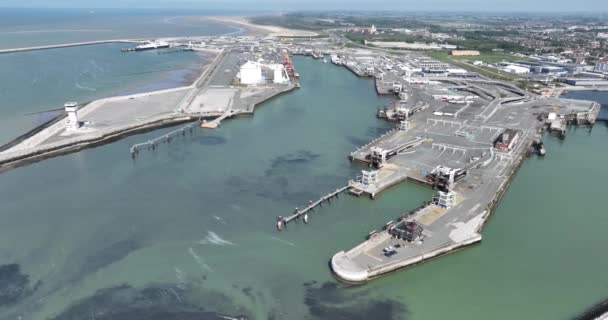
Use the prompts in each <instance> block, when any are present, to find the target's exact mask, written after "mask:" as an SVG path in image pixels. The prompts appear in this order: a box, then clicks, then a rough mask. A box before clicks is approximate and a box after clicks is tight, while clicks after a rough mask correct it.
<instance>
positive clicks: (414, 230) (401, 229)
mask: <svg viewBox="0 0 608 320" xmlns="http://www.w3.org/2000/svg"><path fill="white" fill-rule="evenodd" d="M389 234H390V235H392V236H393V237H395V238H397V239H403V240H405V241H408V242H413V241H416V240H418V239H419V238H420V236H421V235H422V227H421V226H420V225H419V224H418V223H416V222H415V221H400V222H399V223H397V224H396V225H394V226H392V227H391V228H390V230H389Z"/></svg>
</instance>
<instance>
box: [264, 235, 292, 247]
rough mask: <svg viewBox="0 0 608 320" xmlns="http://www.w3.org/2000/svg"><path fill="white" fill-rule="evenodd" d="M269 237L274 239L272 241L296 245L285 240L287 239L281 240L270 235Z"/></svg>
mask: <svg viewBox="0 0 608 320" xmlns="http://www.w3.org/2000/svg"><path fill="white" fill-rule="evenodd" d="M270 239H272V240H274V241H278V242H281V243H284V244H286V245H288V246H292V247H296V245H295V244H294V243H292V242H289V241H287V240H283V239H281V238H277V237H275V236H271V237H270Z"/></svg>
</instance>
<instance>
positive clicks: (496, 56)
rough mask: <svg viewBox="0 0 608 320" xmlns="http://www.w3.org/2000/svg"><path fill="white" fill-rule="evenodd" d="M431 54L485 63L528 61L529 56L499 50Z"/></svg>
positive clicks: (442, 57)
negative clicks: (517, 55) (474, 54)
mask: <svg viewBox="0 0 608 320" xmlns="http://www.w3.org/2000/svg"><path fill="white" fill-rule="evenodd" d="M429 56H431V57H433V58H435V59H437V60H441V61H453V60H460V61H462V60H468V61H483V62H485V63H497V62H502V61H508V62H514V61H527V60H528V59H527V58H521V57H516V56H512V55H510V54H505V53H498V52H481V54H480V55H478V56H451V55H450V54H449V53H448V52H443V51H441V52H430V53H429Z"/></svg>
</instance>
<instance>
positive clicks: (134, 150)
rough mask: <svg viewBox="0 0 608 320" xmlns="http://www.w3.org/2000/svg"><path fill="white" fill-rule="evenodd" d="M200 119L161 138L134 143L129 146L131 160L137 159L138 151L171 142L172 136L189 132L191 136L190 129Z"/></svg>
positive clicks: (153, 148) (199, 121)
mask: <svg viewBox="0 0 608 320" xmlns="http://www.w3.org/2000/svg"><path fill="white" fill-rule="evenodd" d="M201 121H202V120H201V119H199V120H198V121H196V122H194V123H190V124H187V125H185V126H183V127H181V128H179V129H175V130H173V131H171V132H168V133H166V134H163V135H162V136H160V137H158V138H155V139H152V140H148V141H146V142H141V143H136V144H134V145H132V146H131V149H130V151H131V158H133V159H135V158H136V157H137V155H139V151H140V150H145V149H148V150H149V149H152V150H155V149H156V148H157V147H158V144H159V143H162V142H165V141H166V142H167V143H169V142H171V139H172V138H173V137H174V136H179V135H180V134H181V135H182V136H185V135H186V131H189V132H190V134H192V128H194V127H196V126H197V125H198V124H199V123H201Z"/></svg>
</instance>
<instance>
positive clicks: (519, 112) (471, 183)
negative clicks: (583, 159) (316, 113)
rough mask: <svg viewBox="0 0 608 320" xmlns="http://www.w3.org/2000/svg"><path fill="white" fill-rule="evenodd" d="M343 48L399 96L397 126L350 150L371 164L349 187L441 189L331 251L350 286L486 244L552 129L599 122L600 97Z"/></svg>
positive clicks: (394, 113)
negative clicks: (425, 69)
mask: <svg viewBox="0 0 608 320" xmlns="http://www.w3.org/2000/svg"><path fill="white" fill-rule="evenodd" d="M333 54H334V55H339V57H340V59H341V61H342V65H343V66H344V67H345V68H347V69H349V70H350V71H351V72H353V73H355V74H357V75H358V76H361V77H362V76H370V75H372V76H373V77H374V78H375V84H376V85H375V87H376V91H377V93H378V94H390V95H394V96H395V99H396V100H395V101H394V102H393V103H392V104H391V105H390V106H389V107H387V108H385V109H384V110H382V111H383V112H380V111H379V113H378V117H379V118H382V119H386V121H392V122H395V128H394V129H393V130H390V131H388V132H386V133H384V134H382V135H381V136H380V137H377V138H375V139H372V140H371V141H370V142H369V143H367V144H365V145H364V146H362V147H358V148H357V149H356V150H355V151H353V152H351V153H350V155H349V159H350V160H351V161H353V162H358V163H363V164H366V165H368V168H367V169H365V170H362V171H361V173H360V174H359V175H357V176H356V177H355V178H354V179H353V180H351V181H349V184H348V191H349V193H350V194H352V195H355V196H359V195H362V194H368V195H369V196H370V197H371V198H376V197H377V196H378V194H380V193H381V192H382V191H384V190H386V189H388V188H390V187H392V186H394V185H397V184H399V183H402V182H405V181H412V182H415V183H420V184H422V185H426V186H429V187H431V188H433V189H434V190H436V194H435V195H434V196H433V197H432V198H431V199H428V201H425V203H424V204H423V206H421V207H420V208H417V209H415V210H412V211H409V212H407V211H406V213H403V214H399V215H398V216H397V217H396V219H395V220H394V221H390V222H387V223H385V224H384V225H381V228H379V229H377V230H372V231H371V232H370V233H369V234H368V235H366V239H365V241H363V242H361V243H359V244H356V245H354V246H353V247H352V248H351V249H346V250H340V251H338V252H337V253H335V254H334V255H333V256H332V257H331V259H330V268H331V270H332V273H333V274H334V275H335V276H336V278H338V279H339V280H341V281H344V282H347V283H363V282H366V281H368V280H371V279H374V278H377V277H379V276H382V275H384V274H387V273H390V272H392V271H395V270H398V269H401V268H405V267H408V266H412V265H415V264H417V263H421V262H423V261H427V260H429V259H432V258H435V257H439V256H442V255H445V254H448V253H452V252H456V251H457V250H459V249H462V248H465V247H467V246H470V245H473V244H475V243H479V242H480V241H481V239H482V235H481V230H482V228H483V226H484V224H485V222H486V221H487V219H488V218H489V217H490V215H491V213H492V211H493V210H494V209H495V207H496V206H497V205H498V203H499V202H500V199H501V198H502V196H503V195H504V193H505V192H506V190H507V189H508V187H509V186H510V184H511V181H512V179H513V178H514V176H515V175H516V173H517V171H518V169H519V168H520V166H521V165H522V163H523V161H524V160H525V159H526V157H528V156H529V155H530V154H531V153H538V154H539V155H544V154H545V152H546V151H545V149H544V147H543V143H542V134H543V132H545V131H547V132H557V133H559V134H561V135H562V136H565V133H566V128H567V126H569V125H593V124H594V123H595V122H596V120H598V119H597V116H598V112H599V104H598V103H596V102H593V101H583V100H569V99H559V98H556V97H541V96H537V95H533V94H531V93H529V92H527V91H524V90H521V89H519V88H517V87H515V86H513V85H511V84H509V83H504V82H500V81H495V80H492V79H487V78H484V77H481V76H479V75H468V74H467V75H464V76H462V77H448V76H431V77H423V78H420V77H418V78H417V77H409V76H407V75H406V76H403V74H404V73H406V74H407V69H408V68H412V67H416V66H417V65H420V64H423V65H432V64H435V65H439V64H441V63H439V62H434V61H432V60H431V59H429V58H426V57H424V56H422V55H418V54H411V55H407V54H406V55H401V56H396V55H384V56H377V55H376V56H374V55H372V54H369V53H365V52H361V51H359V52H357V51H356V50H352V49H346V50H344V51H343V52H341V53H336V52H334V53H333ZM446 67H447V65H446ZM399 69H400V70H399ZM549 152H550V151H549ZM404 211H405V210H404ZM296 214H297V212H296ZM378 230H379V231H378Z"/></svg>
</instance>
